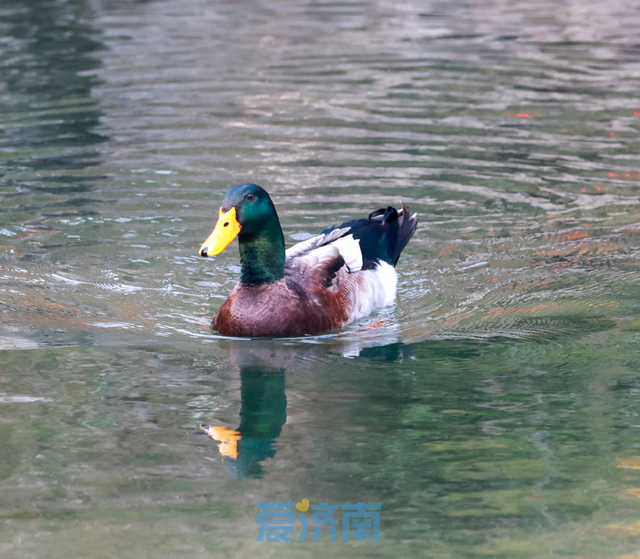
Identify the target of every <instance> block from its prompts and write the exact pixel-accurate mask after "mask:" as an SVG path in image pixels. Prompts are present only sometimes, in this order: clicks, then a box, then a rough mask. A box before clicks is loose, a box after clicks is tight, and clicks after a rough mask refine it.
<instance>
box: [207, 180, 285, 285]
mask: <svg viewBox="0 0 640 559" xmlns="http://www.w3.org/2000/svg"><path fill="white" fill-rule="evenodd" d="M236 237H238V240H239V241H240V257H241V261H242V279H243V280H245V281H247V282H251V283H262V282H263V281H269V280H272V279H277V278H279V277H282V275H283V273H284V237H283V235H282V228H281V227H280V220H279V219H278V214H277V212H276V208H275V206H274V205H273V202H272V201H271V198H270V197H269V194H267V192H266V190H264V189H263V188H261V187H260V186H258V185H257V184H240V185H238V186H234V187H233V188H232V189H231V190H229V192H227V194H226V195H225V197H224V199H223V200H222V205H221V206H220V211H219V215H218V222H217V223H216V226H215V229H214V230H213V232H212V233H211V235H209V237H208V238H207V240H206V241H205V242H204V243H203V244H202V246H201V247H200V255H201V256H215V255H217V254H220V253H221V252H222V251H223V250H224V249H225V248H227V246H229V243H231V241H233V239H235V238H236Z"/></svg>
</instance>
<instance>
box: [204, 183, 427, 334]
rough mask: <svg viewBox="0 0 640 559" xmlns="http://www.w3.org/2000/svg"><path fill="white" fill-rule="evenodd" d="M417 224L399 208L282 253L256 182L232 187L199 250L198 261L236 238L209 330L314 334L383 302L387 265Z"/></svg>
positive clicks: (387, 293)
mask: <svg viewBox="0 0 640 559" xmlns="http://www.w3.org/2000/svg"><path fill="white" fill-rule="evenodd" d="M417 223H418V220H417V218H416V214H413V215H411V214H409V208H408V207H407V205H406V204H404V203H403V204H402V209H401V210H396V209H395V208H392V207H388V208H386V209H382V210H377V211H375V212H373V213H371V214H370V215H369V217H368V218H367V219H358V220H355V221H349V222H347V223H343V224H342V225H339V226H337V227H331V228H329V229H325V230H324V231H323V232H322V233H320V234H319V235H317V236H315V237H311V238H310V239H307V240H306V241H303V242H301V243H298V244H297V245H294V246H292V247H291V248H289V249H288V250H286V251H285V248H284V236H283V234H282V228H281V227H280V220H279V219H278V214H277V212H276V208H275V206H274V205H273V202H272V201H271V198H270V196H269V194H267V192H266V191H265V190H264V189H263V188H261V187H260V186H258V185H256V184H241V185H238V186H234V187H233V188H231V190H229V192H227V194H226V195H225V197H224V199H223V200H222V206H221V207H220V212H219V216H218V222H217V223H216V226H215V229H214V230H213V232H212V233H211V235H210V236H209V237H208V238H207V240H206V241H205V242H204V243H203V244H202V246H201V247H200V255H201V256H215V255H217V254H220V253H221V252H222V251H223V250H224V249H225V248H226V247H227V246H228V245H229V243H231V241H233V239H235V238H236V237H238V241H239V243H240V263H241V273H240V281H239V282H238V284H237V285H236V286H235V288H234V289H233V291H232V292H231V294H230V295H229V298H228V299H227V300H226V301H225V302H224V303H223V304H222V306H221V307H220V309H219V310H218V312H217V314H216V315H215V317H214V319H213V322H212V327H213V329H214V330H217V331H218V332H219V333H220V334H222V335H223V336H242V337H262V336H269V337H297V336H303V335H305V334H321V333H323V332H327V331H329V330H333V329H335V328H340V327H342V326H345V325H346V324H349V323H350V322H352V321H354V320H356V319H358V318H361V317H363V316H366V315H368V314H370V313H371V312H372V311H373V310H374V309H376V308H378V307H382V306H386V305H391V304H392V303H393V301H394V300H395V297H396V285H397V282H398V276H397V274H396V271H395V265H396V264H397V263H398V258H399V257H400V253H401V252H402V250H403V249H404V247H405V246H406V245H407V243H408V242H409V239H410V238H411V237H412V235H413V234H414V232H415V230H416V225H417Z"/></svg>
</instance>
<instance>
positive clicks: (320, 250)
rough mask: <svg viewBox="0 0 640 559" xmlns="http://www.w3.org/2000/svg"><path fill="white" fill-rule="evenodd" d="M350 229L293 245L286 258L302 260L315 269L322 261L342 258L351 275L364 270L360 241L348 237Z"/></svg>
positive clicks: (335, 231) (331, 232)
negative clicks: (347, 233)
mask: <svg viewBox="0 0 640 559" xmlns="http://www.w3.org/2000/svg"><path fill="white" fill-rule="evenodd" d="M349 229H350V228H349V227H343V228H342V229H334V230H333V231H329V233H325V234H323V235H316V236H315V237H311V238H310V239H307V240H306V241H303V242H301V243H298V244H297V245H293V246H292V247H291V248H290V249H289V250H287V251H286V252H285V258H286V259H287V260H290V259H291V258H301V259H302V260H304V262H305V263H306V264H307V266H311V267H314V266H316V265H318V263H319V262H320V261H326V260H328V259H335V258H338V255H340V256H342V258H343V259H344V263H345V264H346V266H347V268H349V272H350V273H352V274H353V273H355V272H359V271H360V270H362V251H361V250H360V239H354V238H353V235H346V236H345V233H346V232H347V231H349Z"/></svg>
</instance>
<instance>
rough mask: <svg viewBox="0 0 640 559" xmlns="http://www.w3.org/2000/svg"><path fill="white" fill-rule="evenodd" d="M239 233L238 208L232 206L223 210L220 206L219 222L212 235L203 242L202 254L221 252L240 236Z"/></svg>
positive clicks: (212, 254) (211, 254) (208, 254)
mask: <svg viewBox="0 0 640 559" xmlns="http://www.w3.org/2000/svg"><path fill="white" fill-rule="evenodd" d="M238 233H240V224H239V223H238V220H237V219H236V209H235V208H231V209H230V210H229V211H228V212H223V211H222V208H220V214H219V215H218V223H216V226H215V229H214V230H213V232H212V233H211V235H209V237H208V238H207V240H206V241H205V242H204V243H202V246H201V247H200V256H215V255H216V254H220V253H221V252H222V251H223V250H224V249H225V248H227V247H228V246H229V243H230V242H231V241H233V239H235V238H236V237H237V236H238Z"/></svg>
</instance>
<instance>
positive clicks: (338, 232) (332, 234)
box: [284, 227, 351, 260]
mask: <svg viewBox="0 0 640 559" xmlns="http://www.w3.org/2000/svg"><path fill="white" fill-rule="evenodd" d="M349 229H351V228H350V227H343V228H342V229H334V230H333V231H329V232H328V233H324V234H321V235H316V236H315V237H311V238H310V239H307V240H306V241H302V242H301V243H298V244H297V245H293V246H292V247H291V248H289V249H287V250H286V251H285V253H284V254H285V259H286V260H289V258H295V257H296V256H302V255H303V254H307V253H308V252H311V251H312V250H314V249H317V248H318V247H321V246H323V245H328V244H329V243H330V242H331V241H334V240H335V239H339V238H340V237H342V235H344V234H345V233H346V232H347V231H349Z"/></svg>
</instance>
